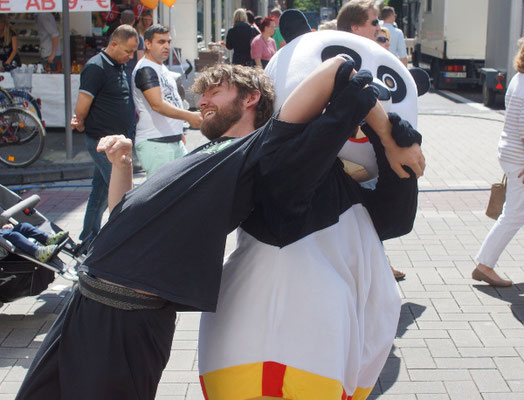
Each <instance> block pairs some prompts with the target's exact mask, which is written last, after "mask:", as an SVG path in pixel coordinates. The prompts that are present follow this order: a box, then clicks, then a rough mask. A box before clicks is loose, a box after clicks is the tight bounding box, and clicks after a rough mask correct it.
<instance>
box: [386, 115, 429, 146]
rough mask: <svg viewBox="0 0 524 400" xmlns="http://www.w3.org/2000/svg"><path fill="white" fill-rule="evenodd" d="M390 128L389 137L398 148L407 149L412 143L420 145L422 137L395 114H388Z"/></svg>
mask: <svg viewBox="0 0 524 400" xmlns="http://www.w3.org/2000/svg"><path fill="white" fill-rule="evenodd" d="M388 118H389V122H391V125H393V127H392V128H391V136H392V137H393V139H394V140H395V142H396V143H397V146H399V147H409V146H411V145H412V144H414V143H417V144H418V145H421V144H422V135H421V134H420V133H419V132H418V131H417V130H416V129H415V128H413V127H412V126H411V124H410V123H409V122H408V121H406V120H404V119H401V118H400V116H399V115H398V114H397V113H388Z"/></svg>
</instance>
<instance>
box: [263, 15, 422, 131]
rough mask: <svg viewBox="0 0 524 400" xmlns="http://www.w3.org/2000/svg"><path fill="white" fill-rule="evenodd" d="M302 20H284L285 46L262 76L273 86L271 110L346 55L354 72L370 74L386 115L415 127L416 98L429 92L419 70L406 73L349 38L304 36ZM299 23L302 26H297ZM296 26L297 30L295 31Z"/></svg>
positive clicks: (364, 42) (375, 47) (368, 44)
mask: <svg viewBox="0 0 524 400" xmlns="http://www.w3.org/2000/svg"><path fill="white" fill-rule="evenodd" d="M288 12H290V13H288ZM286 13H288V14H286ZM286 15H287V16H288V18H286V17H285V16H286ZM290 16H291V18H289V17H290ZM300 18H303V14H302V13H300V12H299V11H297V10H287V11H286V12H284V13H283V14H282V17H281V20H280V27H281V28H280V29H281V32H282V34H283V35H284V33H286V34H287V35H288V37H287V38H286V41H287V42H288V44H286V46H284V47H282V48H281V49H280V50H279V51H278V52H277V53H276V54H275V55H274V56H273V57H272V58H271V61H270V62H269V64H268V65H267V67H266V70H265V73H266V74H267V75H268V76H269V77H271V79H272V80H273V83H274V85H275V109H278V108H280V107H281V106H282V104H283V103H284V100H285V99H286V98H287V97H288V96H289V94H290V93H291V92H292V91H293V89H295V87H297V86H298V84H299V83H300V82H302V81H303V80H304V79H305V78H306V77H307V76H308V75H309V74H310V73H311V72H313V70H314V69H315V68H317V67H318V66H319V65H320V64H321V63H322V62H323V61H325V60H327V59H328V58H331V57H335V56H336V55H337V54H347V55H349V56H351V57H352V58H353V60H354V61H355V64H356V67H355V68H356V69H357V70H360V69H366V70H369V71H371V73H372V74H373V77H374V85H375V86H377V87H380V88H381V90H380V96H379V100H380V101H381V102H382V104H383V105H384V108H385V109H386V111H388V112H396V113H397V114H399V115H400V116H401V117H402V118H403V119H405V120H407V121H409V122H410V123H411V125H413V126H414V127H416V126H417V96H419V95H422V94H423V93H425V92H427V90H428V89H429V77H428V76H427V74H426V73H425V72H424V71H423V70H421V69H418V68H417V69H413V70H411V71H410V70H408V69H407V68H406V67H405V66H404V65H403V64H402V63H401V62H400V60H399V59H398V58H397V57H395V56H394V55H393V54H392V53H390V52H389V51H387V50H386V49H384V48H383V47H381V46H380V45H379V44H378V43H376V42H374V41H372V40H370V39H367V38H364V37H361V36H357V35H354V34H352V33H348V32H341V31H333V30H326V31H320V32H307V28H306V26H307V22H305V18H304V21H300ZM297 20H298V21H300V24H296V21H297ZM289 21H291V22H292V23H294V24H295V25H293V26H291V28H290V27H289V26H290V25H292V24H289V25H288V26H286V23H287V22H289ZM297 25H298V29H295V30H293V29H294V28H296V26H297ZM296 32H298V34H297V33H296ZM311 95H312V96H313V95H314V94H313V93H312V94H311Z"/></svg>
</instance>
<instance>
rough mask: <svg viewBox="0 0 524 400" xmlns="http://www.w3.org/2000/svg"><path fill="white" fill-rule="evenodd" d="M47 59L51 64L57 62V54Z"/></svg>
mask: <svg viewBox="0 0 524 400" xmlns="http://www.w3.org/2000/svg"><path fill="white" fill-rule="evenodd" d="M46 61H47V62H48V63H49V64H54V63H55V56H54V55H50V56H49V57H47V58H46Z"/></svg>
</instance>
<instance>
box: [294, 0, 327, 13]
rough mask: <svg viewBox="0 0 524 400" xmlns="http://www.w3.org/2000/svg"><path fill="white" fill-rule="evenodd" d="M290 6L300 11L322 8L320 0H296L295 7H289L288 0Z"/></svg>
mask: <svg viewBox="0 0 524 400" xmlns="http://www.w3.org/2000/svg"><path fill="white" fill-rule="evenodd" d="M288 8H296V9H298V10H300V11H318V10H320V0H294V1H293V7H289V0H288Z"/></svg>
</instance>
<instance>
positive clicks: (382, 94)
mask: <svg viewBox="0 0 524 400" xmlns="http://www.w3.org/2000/svg"><path fill="white" fill-rule="evenodd" d="M369 85H370V86H373V87H374V88H375V89H376V90H377V91H378V100H380V101H386V100H390V99H391V93H390V91H389V90H388V89H387V88H386V87H385V86H383V85H380V84H379V83H377V82H371V83H370V84H369Z"/></svg>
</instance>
